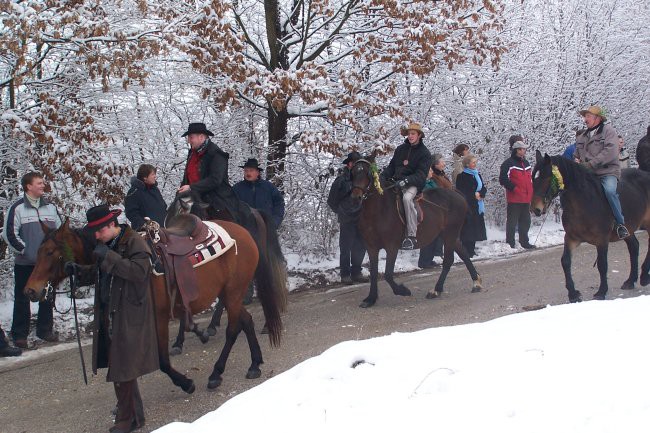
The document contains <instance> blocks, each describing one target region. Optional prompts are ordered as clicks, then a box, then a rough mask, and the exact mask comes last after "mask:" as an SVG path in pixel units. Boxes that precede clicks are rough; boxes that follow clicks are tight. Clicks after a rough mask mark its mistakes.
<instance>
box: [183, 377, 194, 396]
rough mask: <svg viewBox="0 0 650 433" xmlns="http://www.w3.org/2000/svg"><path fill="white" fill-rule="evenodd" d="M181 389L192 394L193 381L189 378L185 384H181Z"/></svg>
mask: <svg viewBox="0 0 650 433" xmlns="http://www.w3.org/2000/svg"><path fill="white" fill-rule="evenodd" d="M181 389H182V390H183V391H185V392H186V393H188V394H192V393H193V392H194V391H196V386H194V381H193V380H191V379H190V381H189V382H188V384H187V385H185V386H181Z"/></svg>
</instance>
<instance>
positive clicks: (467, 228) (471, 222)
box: [456, 172, 487, 241]
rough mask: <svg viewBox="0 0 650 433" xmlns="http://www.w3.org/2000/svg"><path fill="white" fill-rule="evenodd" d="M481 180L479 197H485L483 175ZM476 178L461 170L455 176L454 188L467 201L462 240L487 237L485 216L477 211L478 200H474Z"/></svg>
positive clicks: (485, 190)
mask: <svg viewBox="0 0 650 433" xmlns="http://www.w3.org/2000/svg"><path fill="white" fill-rule="evenodd" d="M479 177H481V182H482V183H483V188H481V190H480V191H479V194H480V196H481V197H483V198H485V194H487V188H486V187H485V182H484V181H483V177H482V176H481V175H480V174H479ZM476 186H477V183H476V179H474V176H472V175H471V174H468V173H465V172H461V173H460V174H459V175H458V176H457V177H456V190H457V191H458V192H460V193H461V194H462V195H463V197H465V201H466V202H467V214H466V216H465V224H463V228H462V230H461V232H460V239H461V240H463V241H484V240H486V239H487V232H486V230H485V216H484V215H482V214H479V213H478V200H476V195H475V193H476Z"/></svg>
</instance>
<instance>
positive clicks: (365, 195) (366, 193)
mask: <svg viewBox="0 0 650 433" xmlns="http://www.w3.org/2000/svg"><path fill="white" fill-rule="evenodd" d="M360 162H362V163H365V164H368V171H367V172H366V176H367V177H368V185H366V187H365V188H362V187H360V186H358V185H354V183H353V184H352V190H351V191H354V190H355V189H358V190H360V191H361V193H362V195H361V200H365V199H366V198H368V196H369V195H370V187H371V186H372V181H373V178H372V173H370V166H371V165H372V163H371V162H370V161H368V160H367V159H363V158H362V159H357V160H356V161H355V162H354V164H353V165H352V170H354V167H356V166H357V164H359V163H360Z"/></svg>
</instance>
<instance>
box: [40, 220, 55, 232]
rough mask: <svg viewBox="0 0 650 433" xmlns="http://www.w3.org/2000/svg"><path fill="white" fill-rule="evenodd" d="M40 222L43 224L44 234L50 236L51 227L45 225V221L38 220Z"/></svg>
mask: <svg viewBox="0 0 650 433" xmlns="http://www.w3.org/2000/svg"><path fill="white" fill-rule="evenodd" d="M38 222H39V223H41V229H43V233H45V234H48V233H49V232H51V231H52V229H51V228H49V227H48V226H47V224H45V223H44V222H43V221H41V220H40V219H39V220H38Z"/></svg>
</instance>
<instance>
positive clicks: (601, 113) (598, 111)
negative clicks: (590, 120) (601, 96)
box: [580, 105, 607, 121]
mask: <svg viewBox="0 0 650 433" xmlns="http://www.w3.org/2000/svg"><path fill="white" fill-rule="evenodd" d="M587 113H591V114H593V115H594V116H598V117H600V118H601V119H603V121H605V120H607V116H606V115H605V110H604V109H603V108H602V107H599V106H598V105H592V106H591V107H589V108H587V109H586V110H580V115H581V116H584V115H585V114H587Z"/></svg>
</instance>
